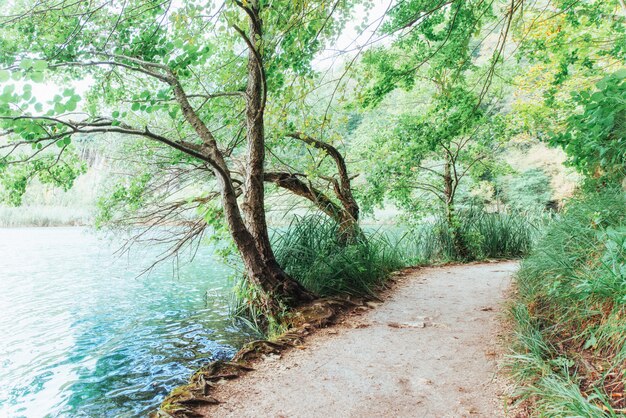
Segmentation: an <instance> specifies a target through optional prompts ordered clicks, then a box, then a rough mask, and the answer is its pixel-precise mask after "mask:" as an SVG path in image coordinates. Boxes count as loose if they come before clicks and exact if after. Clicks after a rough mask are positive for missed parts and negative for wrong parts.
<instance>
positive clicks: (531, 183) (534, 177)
mask: <svg viewBox="0 0 626 418" xmlns="http://www.w3.org/2000/svg"><path fill="white" fill-rule="evenodd" d="M502 188H503V190H502V193H503V198H504V201H505V203H506V204H508V205H509V207H511V208H512V209H513V210H516V211H528V210H531V211H533V210H534V211H536V210H543V209H545V208H546V206H547V205H548V203H549V202H550V200H551V199H552V188H551V187H550V177H548V175H547V174H546V173H545V172H544V171H543V170H542V169H540V168H533V169H530V170H527V171H524V172H523V173H520V174H519V175H517V176H515V177H511V178H509V179H508V180H507V181H505V182H504V184H503V187H502Z"/></svg>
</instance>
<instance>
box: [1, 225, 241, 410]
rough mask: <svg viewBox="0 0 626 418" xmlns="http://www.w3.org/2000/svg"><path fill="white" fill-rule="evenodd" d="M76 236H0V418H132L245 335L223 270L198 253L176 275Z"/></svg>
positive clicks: (19, 231) (8, 232)
mask: <svg viewBox="0 0 626 418" xmlns="http://www.w3.org/2000/svg"><path fill="white" fill-rule="evenodd" d="M118 248H119V243H115V242H110V241H106V240H102V239H99V238H98V237H97V236H95V235H93V234H92V233H90V232H89V231H88V230H84V229H80V228H16V229H0V274H1V276H0V416H2V417H4V416H7V417H29V418H30V417H135V416H144V415H145V414H146V413H147V412H148V411H150V410H152V409H154V408H155V407H156V406H157V405H158V404H159V402H160V401H161V400H162V398H163V397H164V396H165V395H166V394H167V393H168V391H169V390H170V389H171V388H172V387H174V386H177V385H179V384H181V383H184V382H185V380H186V379H187V378H188V377H189V375H190V374H191V372H192V371H193V370H194V369H196V368H197V367H199V366H200V365H202V364H203V363H205V362H207V361H210V360H213V359H219V358H228V357H230V356H232V355H233V354H234V352H235V351H236V348H237V347H239V346H240V345H241V344H242V343H243V342H244V339H245V338H246V336H245V335H244V334H243V333H242V332H241V330H238V329H237V328H236V326H234V325H233V323H232V321H231V320H230V319H229V317H228V308H227V303H226V299H227V297H228V293H229V290H230V286H231V284H230V282H229V280H228V276H229V274H230V273H231V271H230V270H229V268H228V267H226V266H225V265H223V264H221V263H220V262H219V261H217V260H216V258H215V257H213V256H212V252H211V250H210V248H208V247H201V248H200V250H199V252H198V254H197V256H196V257H195V260H194V261H193V262H191V263H190V264H188V265H183V266H181V268H180V269H179V271H178V272H177V273H176V274H175V273H174V268H173V267H174V266H173V265H172V263H164V264H162V265H160V266H158V267H157V268H155V269H154V270H153V271H152V272H151V273H150V274H149V275H144V276H140V277H137V275H138V274H139V273H140V272H141V271H142V270H143V269H145V268H146V267H147V266H149V265H150V264H151V262H152V261H154V260H155V259H156V257H157V256H158V254H159V253H160V250H159V249H158V248H154V247H146V248H144V249H141V250H137V251H133V252H131V254H129V255H124V256H119V255H115V254H114V252H115V251H116V250H117V249H118Z"/></svg>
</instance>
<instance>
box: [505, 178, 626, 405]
mask: <svg viewBox="0 0 626 418" xmlns="http://www.w3.org/2000/svg"><path fill="white" fill-rule="evenodd" d="M517 281H518V287H519V295H518V297H517V300H516V302H515V305H514V306H513V308H512V311H511V312H512V318H513V321H514V323H515V326H516V340H515V343H514V352H515V354H514V355H513V356H512V357H511V371H512V373H513V375H514V376H515V377H516V378H517V380H518V382H519V385H520V394H521V395H522V397H523V398H530V399H532V400H533V405H534V408H535V409H536V412H537V413H538V415H542V416H543V415H545V416H585V417H596V416H597V417H601V416H617V415H619V414H620V413H621V412H623V410H624V408H625V407H626V398H625V397H624V383H625V380H626V376H625V375H624V372H625V371H626V362H625V359H626V325H625V324H624V320H623V318H624V315H625V314H626V197H625V195H624V193H623V191H621V190H619V189H610V190H607V191H604V192H601V193H595V194H592V195H589V196H587V197H585V198H578V199H576V200H575V201H572V202H570V203H569V204H568V205H567V207H566V211H565V212H564V213H563V215H562V216H560V217H559V218H558V219H557V220H556V221H554V222H553V223H552V225H551V226H550V227H549V229H548V231H547V232H546V234H545V236H544V237H543V238H542V239H541V240H540V242H539V243H538V244H537V246H536V248H535V249H534V250H533V252H532V254H531V255H530V256H529V257H528V258H527V259H526V260H524V262H523V263H522V266H521V269H520V271H519V273H518V274H517Z"/></svg>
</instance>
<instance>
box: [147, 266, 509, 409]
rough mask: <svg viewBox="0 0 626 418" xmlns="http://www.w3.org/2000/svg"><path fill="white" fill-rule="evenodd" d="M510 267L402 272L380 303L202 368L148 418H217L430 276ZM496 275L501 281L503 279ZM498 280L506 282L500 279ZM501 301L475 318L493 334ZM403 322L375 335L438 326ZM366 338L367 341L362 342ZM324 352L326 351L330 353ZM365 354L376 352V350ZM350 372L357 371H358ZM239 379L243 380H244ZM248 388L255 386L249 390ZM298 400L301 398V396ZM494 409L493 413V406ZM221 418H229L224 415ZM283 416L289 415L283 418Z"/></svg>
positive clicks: (335, 313)
mask: <svg viewBox="0 0 626 418" xmlns="http://www.w3.org/2000/svg"><path fill="white" fill-rule="evenodd" d="M513 265H516V264H514V263H512V262H510V261H504V262H503V261H497V262H476V263H469V264H458V263H455V264H445V265H442V266H437V267H428V268H419V267H412V268H408V269H403V270H401V271H399V272H396V273H394V274H393V275H391V276H390V278H389V280H388V281H387V282H386V286H385V288H384V289H383V290H382V291H381V292H380V293H379V294H378V296H379V298H380V300H379V301H373V300H359V301H356V300H353V301H351V303H350V306H349V307H346V305H345V304H343V305H342V307H341V308H340V309H337V310H334V309H331V310H330V311H332V313H330V311H326V315H322V316H321V317H319V318H320V319H321V321H320V322H319V323H312V321H308V322H304V323H301V324H300V327H296V329H291V330H289V331H288V332H287V333H286V334H284V335H283V336H281V337H279V338H277V339H276V341H272V342H255V343H252V345H248V346H244V347H243V348H242V350H240V352H239V353H238V354H237V355H236V356H235V357H234V358H233V360H232V361H231V362H214V363H211V364H209V365H207V366H205V367H203V368H201V369H200V370H199V371H198V372H196V373H195V374H194V375H193V376H192V378H191V379H190V384H188V385H186V386H182V387H179V388H177V389H175V390H174V391H172V392H171V393H170V395H169V396H168V397H167V398H166V399H165V400H164V401H163V403H162V405H161V408H162V409H160V410H159V411H156V412H154V413H153V414H152V415H151V416H152V417H176V418H180V417H189V416H209V415H213V412H210V413H209V412H207V411H214V408H215V410H216V411H219V412H220V413H219V414H218V415H219V416H222V415H224V414H225V411H226V410H227V409H228V407H229V406H228V405H233V404H236V403H238V402H242V400H241V399H240V398H242V397H243V398H247V397H249V394H250V393H249V392H251V393H255V392H258V391H263V390H264V386H263V385H265V384H268V385H269V383H268V382H267V381H268V380H278V377H275V376H274V375H276V376H278V375H281V374H282V373H288V371H285V370H288V369H290V368H291V366H294V365H293V364H291V363H292V362H293V360H290V359H292V358H294V357H295V358H299V359H300V360H298V362H300V361H302V362H305V361H311V360H310V357H315V356H316V354H318V352H319V351H320V350H322V348H319V347H318V346H319V341H322V344H323V342H324V341H327V340H329V339H336V338H337V335H349V334H350V333H357V332H368V330H372V329H373V328H374V327H373V326H371V325H370V324H364V323H363V321H364V319H365V318H369V317H372V316H373V317H377V316H380V315H383V314H384V313H385V311H386V310H389V309H390V307H391V306H392V305H393V304H394V303H396V302H395V301H396V299H397V298H399V297H402V295H403V293H406V292H407V289H408V290H409V291H413V290H411V288H412V287H415V286H417V287H418V294H419V292H421V291H426V292H427V291H429V289H428V288H424V287H423V286H424V284H423V283H425V281H429V280H431V278H430V276H431V275H435V276H437V275H439V276H442V275H443V274H447V273H446V272H449V271H452V272H456V273H455V274H457V273H459V272H461V274H464V273H462V272H465V271H472V270H481V269H482V270H484V269H492V270H493V268H494V267H497V266H505V267H504V268H505V270H506V271H507V272H508V273H505V275H508V276H507V277H510V274H509V273H510V271H512V270H510V269H511V268H512V267H511V266H513ZM507 269H508V270H507ZM505 270H502V269H497V270H495V271H496V272H498V271H505ZM496 274H498V275H500V276H502V273H496ZM439 276H438V277H439ZM443 278H444V279H445V276H443ZM498 280H510V279H507V278H505V279H498ZM503 283H504V282H503ZM434 285H435V286H439V285H440V284H439V282H435V283H434ZM509 285H510V282H507V284H506V286H505V287H506V290H507V291H508V289H509ZM464 286H467V283H466V284H465V285H464ZM483 290H484V289H483ZM505 297H506V296H505V295H504V294H499V295H498V298H499V299H498V300H497V301H494V302H493V303H497V304H498V306H497V307H496V308H494V307H489V308H488V309H484V310H481V309H482V308H481V309H479V310H478V312H479V314H478V318H477V319H481V318H480V317H483V316H485V314H487V315H490V317H491V320H490V321H491V322H488V324H490V325H489V327H490V329H491V331H492V332H494V333H498V332H499V331H498V330H499V329H500V327H499V326H498V327H496V328H494V326H495V325H494V324H495V323H496V322H497V323H500V322H501V321H500V319H498V320H497V321H495V320H493V314H494V313H496V312H498V315H499V314H500V313H501V312H500V311H501V308H502V302H504V300H506V299H505ZM334 301H335V302H331V304H332V303H334V304H335V306H337V300H334ZM319 302H320V301H318V303H319ZM409 302H410V301H409ZM413 302H415V301H413ZM420 302H421V300H420ZM431 302H433V303H439V302H437V301H436V300H432V301H431ZM426 303H427V302H426ZM329 313H330V314H329ZM402 315H404V313H402V314H401V316H402ZM407 315H409V316H410V314H409V313H407ZM472 315H474V312H472ZM407 319H411V318H404V319H403V322H401V321H397V322H387V323H386V324H385V326H384V327H382V328H380V330H378V331H376V332H392V333H393V332H408V335H411V332H413V333H415V332H416V331H417V332H421V333H422V334H423V333H427V332H438V331H440V330H438V329H437V327H438V325H437V324H435V323H431V322H430V320H425V321H417V322H415V321H413V322H411V321H409V322H406V320H407ZM481 320H482V319H481ZM494 321H495V322H494ZM370 322H371V321H370ZM377 322H379V321H374V323H377ZM470 325H471V324H470ZM379 327H380V325H379ZM433 327H434V328H433ZM361 328H363V329H361ZM431 328H432V330H431ZM492 328H493V329H492ZM479 331H480V330H479ZM369 332H374V331H369ZM365 338H366V339H367V337H365ZM357 342H358V343H360V344H367V341H363V339H362V338H361V339H359V340H357ZM418 343H419V344H430V343H435V344H436V343H437V338H433V339H428V340H423V341H419V342H418ZM311 344H312V345H314V347H312V348H311V347H310V346H311ZM327 344H331V342H327ZM474 344H475V345H476V344H478V345H480V344H482V342H481V341H475V342H474ZM500 344H501V342H500ZM331 346H332V344H331ZM325 348H326V349H328V348H329V347H325ZM333 348H334V347H333ZM341 348H342V347H341V346H338V347H336V349H337V350H338V351H337V352H336V353H335V355H333V358H334V360H333V361H337V362H341V361H342V360H346V361H347V363H348V364H347V365H346V367H347V368H349V367H350V361H349V360H350V359H349V358H345V356H344V357H343V358H342V355H341V353H342V351H341ZM344 348H345V347H344ZM370 348H379V347H378V346H376V347H370ZM392 348H393V347H392ZM385 349H387V348H385ZM326 351H327V350H326ZM497 352H498V349H496V348H493V347H490V348H489V350H488V353H487V352H486V353H485V356H486V358H487V361H488V362H489V364H491V363H493V362H494V361H495V359H496V357H499V354H497ZM326 354H328V353H326ZM396 354H398V353H396ZM402 354H403V353H399V355H400V356H401V357H402ZM405 354H406V353H405ZM307 359H308V360H307ZM365 361H366V362H369V361H371V362H373V363H376V362H377V361H378V360H377V359H374V358H371V359H370V358H369V357H366V360H365ZM418 361H419V359H418ZM268 364H269V366H268ZM298 366H299V365H298V364H295V367H298ZM352 366H353V367H357V368H358V365H357V366H355V365H352ZM483 366H484V365H483ZM272 367H273V369H272ZM303 367H304V366H303ZM341 367H343V366H340V369H341ZM285 368H286V369H285ZM268 369H269V370H268ZM293 373H296V371H294V372H293ZM331 374H332V373H331ZM478 375H481V373H478ZM483 375H484V373H483ZM244 376H247V377H245V378H244ZM494 376H495V375H494ZM483 377H484V376H483ZM324 379H325V378H324ZM400 380H402V379H400ZM283 383H284V382H283ZM274 385H278V383H274ZM250 386H254V388H252V387H250ZM468 386H469V387H468V393H469V392H471V390H472V385H468ZM282 388H283V386H274V387H273V389H274V392H280V391H281V389H282ZM497 391H499V392H504V390H502V389H501V388H500V387H498V388H497ZM243 392H246V393H243ZM274 392H272V393H274ZM501 395H502V393H498V394H497V395H496V394H494V397H497V398H501ZM276 396H279V395H276ZM303 396H306V393H305V394H304V395H303ZM310 397H311V395H309V398H310ZM318 401H320V402H321V401H322V399H319V400H318ZM266 403H267V402H266ZM280 404H281V401H279V400H276V402H275V405H273V407H276V408H278V407H279V406H280ZM266 406H267V405H266ZM492 406H493V405H492ZM501 406H502V405H501ZM493 407H494V408H497V406H493ZM500 409H501V408H500ZM246 412H247V410H246V409H245V408H244V409H242V410H237V413H238V414H241V413H243V414H244V416H248V415H245V413H246ZM266 412H269V411H266ZM275 412H276V411H274V410H272V414H274V413H275ZM330 412H332V411H330ZM255 413H257V414H258V413H259V411H255ZM207 414H208V415H207ZM263 415H264V414H261V416H263ZM270 415H271V414H270ZM294 415H295V416H298V414H297V413H294ZM225 416H231V415H228V414H227V413H226V414H225ZM233 416H237V415H233ZM239 416H241V415H239ZM250 416H252V415H250ZM257 416H258V415H257ZM285 416H290V415H288V414H287V415H285ZM316 416H317V415H316ZM400 416H408V415H400Z"/></svg>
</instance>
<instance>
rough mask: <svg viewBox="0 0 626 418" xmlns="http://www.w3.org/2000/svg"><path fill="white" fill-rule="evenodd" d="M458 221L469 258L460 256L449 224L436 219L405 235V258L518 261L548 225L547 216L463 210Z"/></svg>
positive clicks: (416, 261) (421, 261)
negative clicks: (513, 259)
mask: <svg viewBox="0 0 626 418" xmlns="http://www.w3.org/2000/svg"><path fill="white" fill-rule="evenodd" d="M457 218H458V222H459V226H458V228H457V234H459V235H460V237H461V239H462V240H463V242H464V244H465V246H466V248H467V250H468V254H466V255H461V254H459V253H458V251H457V246H455V243H454V235H453V232H452V230H451V229H450V227H449V226H448V224H447V222H446V221H445V219H443V218H436V219H435V220H433V221H430V222H426V223H424V224H422V225H420V226H419V227H417V228H414V229H412V230H411V231H409V232H408V233H406V234H405V236H404V237H403V238H402V246H403V248H404V253H405V258H407V259H409V260H411V262H412V263H413V264H429V263H433V262H447V261H469V260H483V259H493V258H518V257H522V256H524V255H526V254H528V252H529V251H530V249H531V248H532V245H533V243H534V242H535V241H536V239H537V237H538V236H539V234H540V232H541V231H542V229H543V226H544V225H545V223H546V215H545V214H539V213H538V214H529V213H503V212H495V213H489V212H485V211H483V210H479V209H466V210H461V211H459V212H458V215H457Z"/></svg>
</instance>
